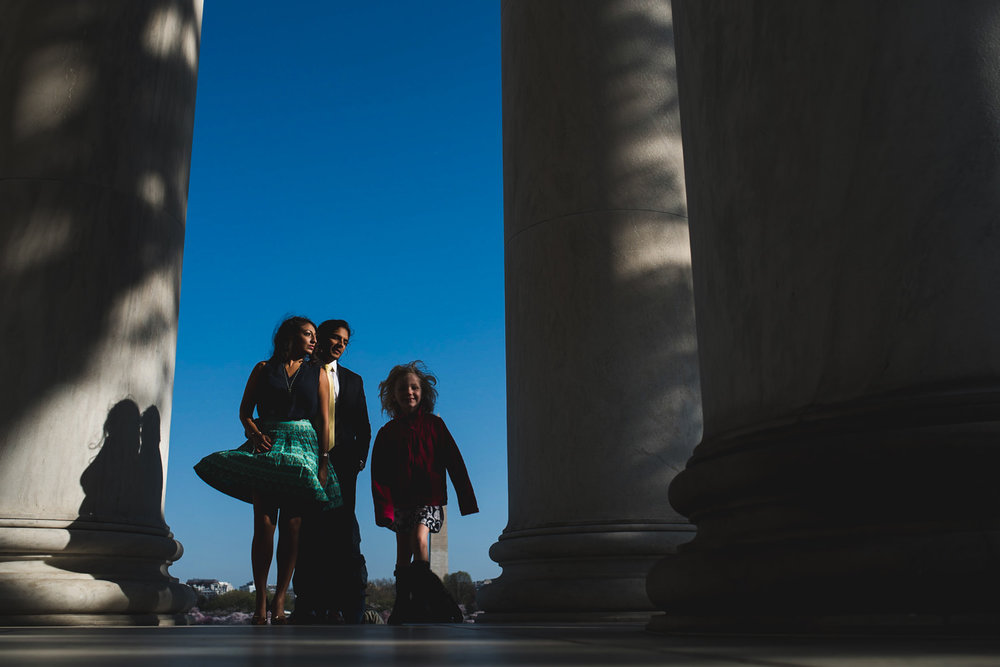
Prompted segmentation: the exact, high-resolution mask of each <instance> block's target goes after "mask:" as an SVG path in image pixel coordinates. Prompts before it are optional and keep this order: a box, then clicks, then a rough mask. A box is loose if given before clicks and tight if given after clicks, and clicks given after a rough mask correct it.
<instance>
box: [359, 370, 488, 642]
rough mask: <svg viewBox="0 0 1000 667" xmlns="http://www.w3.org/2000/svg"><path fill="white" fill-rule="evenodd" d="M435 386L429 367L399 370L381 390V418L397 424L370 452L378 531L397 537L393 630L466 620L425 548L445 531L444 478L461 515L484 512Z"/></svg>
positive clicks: (386, 430)
mask: <svg viewBox="0 0 1000 667" xmlns="http://www.w3.org/2000/svg"><path fill="white" fill-rule="evenodd" d="M436 384H437V378H435V377H434V376H433V375H431V374H430V373H429V372H428V371H427V369H426V368H425V367H424V365H423V363H422V362H420V361H413V362H410V363H408V364H401V365H399V366H395V367H393V369H392V370H391V371H389V377H387V378H386V379H385V381H384V382H381V383H379V386H378V394H379V398H380V399H381V400H382V411H383V412H386V413H388V415H389V416H390V417H391V418H392V419H391V421H389V423H388V424H386V425H385V426H383V427H382V428H381V429H379V432H378V435H377V436H375V445H374V446H373V448H372V497H373V498H374V500H375V523H376V524H377V525H379V526H385V527H386V528H389V529H390V530H392V531H393V532H395V533H396V571H395V573H394V574H395V576H396V602H395V604H394V605H393V609H392V614H391V615H390V616H389V623H391V624H399V623H403V622H405V621H428V622H442V621H444V622H448V621H451V622H459V621H461V620H462V616H461V612H460V610H459V609H458V606H457V605H456V604H455V602H454V601H453V600H451V598H450V597H449V596H448V594H447V592H446V591H445V589H444V586H443V585H442V584H441V581H440V580H439V579H438V578H437V577H436V576H435V575H434V574H433V573H432V572H431V571H430V557H429V554H428V548H427V544H428V535H429V533H437V532H439V531H440V530H441V521H442V518H443V506H444V505H446V504H447V503H448V495H447V490H446V488H445V471H446V470H447V472H448V474H449V475H451V482H452V484H453V485H454V486H455V492H456V493H457V494H458V508H459V510H460V511H461V513H462V515H463V516H464V515H466V514H474V513H475V512H478V511H479V507H478V506H477V504H476V494H475V492H474V491H473V490H472V483H471V482H470V481H469V473H468V471H467V470H466V469H465V462H464V461H463V460H462V455H461V454H460V453H459V451H458V445H456V444H455V440H454V438H452V437H451V433H449V432H448V427H446V426H445V425H444V421H443V420H442V419H441V418H440V417H438V416H437V415H434V414H431V411H432V410H434V403H435V401H436V400H437V389H435V388H434V385H436ZM411 558H412V559H413V562H412V564H411V562H410V559H411ZM442 595H443V597H442ZM449 603H450V604H449ZM456 616H457V617H456Z"/></svg>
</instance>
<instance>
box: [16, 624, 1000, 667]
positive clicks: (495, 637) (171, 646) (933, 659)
mask: <svg viewBox="0 0 1000 667" xmlns="http://www.w3.org/2000/svg"><path fill="white" fill-rule="evenodd" d="M0 664H2V665H4V666H5V667H10V666H13V665H109V666H115V665H142V666H143V667H161V666H162V667H167V666H169V667H177V666H183V667H200V666H201V665H206V664H210V665H213V667H214V666H220V667H221V666H227V665H284V664H288V665H296V666H297V667H306V666H308V665H332V666H336V667H347V666H350V665H364V666H365V667H370V666H372V665H408V666H410V667H418V666H422V665H428V666H429V665H434V666H436V667H438V666H442V667H443V666H448V665H539V666H541V665H574V666H575V665H579V666H583V667H597V666H598V665H622V666H623V667H628V666H629V665H691V666H692V667H703V666H718V667H730V666H732V667H736V666H741V667H747V666H754V665H766V666H768V667H818V666H820V665H824V666H826V665H829V666H831V667H842V666H844V667H846V666H850V667H861V666H864V667H869V666H871V667H874V666H878V667H891V666H895V665H900V666H902V665H907V666H911V665H912V666H916V667H923V666H925V665H926V666H928V667H929V666H931V665H933V666H935V667H938V666H942V667H964V666H966V665H990V666H996V665H1000V638H998V639H969V638H961V639H960V638H955V639H942V638H936V639H930V638H914V637H910V638H894V639H877V638H792V637H787V638H783V637H771V638H753V637H727V638H710V637H664V636H660V635H654V634H650V633H647V632H645V631H644V630H643V628H642V626H580V625H573V626H568V625H524V626H496V625H452V626H445V625H439V626H435V625H424V626H412V627H390V626H357V627H343V626H342V627H280V628H274V627H250V626H188V627H160V628H128V627H118V628H115V627H111V628H109V627H101V628H96V627H94V628H80V627H76V628H0Z"/></svg>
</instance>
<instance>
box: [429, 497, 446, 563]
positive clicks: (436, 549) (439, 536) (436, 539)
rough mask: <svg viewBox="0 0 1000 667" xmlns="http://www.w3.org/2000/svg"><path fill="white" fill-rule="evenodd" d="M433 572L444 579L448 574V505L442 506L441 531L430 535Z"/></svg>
mask: <svg viewBox="0 0 1000 667" xmlns="http://www.w3.org/2000/svg"><path fill="white" fill-rule="evenodd" d="M427 540H428V542H429V550H430V556H431V572H433V573H434V574H436V575H437V576H439V577H440V578H441V579H444V575H446V574H448V506H447V505H446V506H444V507H442V508H441V532H439V533H431V534H430V535H428V537H427Z"/></svg>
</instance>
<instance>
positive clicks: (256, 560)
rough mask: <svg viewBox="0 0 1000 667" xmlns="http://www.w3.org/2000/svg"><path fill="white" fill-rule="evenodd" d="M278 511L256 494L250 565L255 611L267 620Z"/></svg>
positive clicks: (254, 498)
mask: <svg viewBox="0 0 1000 667" xmlns="http://www.w3.org/2000/svg"><path fill="white" fill-rule="evenodd" d="M277 516H278V509H277V507H275V506H274V505H273V504H272V503H271V502H270V501H269V500H267V499H265V498H263V497H261V496H258V495H257V494H254V497H253V541H252V542H251V543H250V565H251V569H252V571H253V585H254V588H255V589H256V593H255V609H256V613H257V615H258V616H260V618H267V574H268V572H269V571H270V569H271V554H272V553H273V551H274V526H275V519H276V518H277Z"/></svg>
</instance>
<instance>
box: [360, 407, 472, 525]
mask: <svg viewBox="0 0 1000 667" xmlns="http://www.w3.org/2000/svg"><path fill="white" fill-rule="evenodd" d="M371 470H372V498H373V499H374V501H375V523H376V524H378V525H379V526H388V525H390V524H391V523H392V519H393V516H394V512H393V510H394V509H400V510H402V509H413V508H415V507H419V506H421V505H446V504H448V490H447V488H446V485H445V471H447V472H448V474H449V475H451V483H452V484H453V485H454V486H455V492H456V493H457V494H458V509H459V511H461V513H462V515H463V516H464V515H466V514H474V513H476V512H478V511H479V506H478V505H477V504H476V494H475V492H474V491H473V490H472V482H471V481H470V480H469V471H468V470H466V468H465V461H463V460H462V454H461V453H460V452H459V451H458V445H456V444H455V439H454V438H453V437H451V433H449V432H448V427H447V426H445V425H444V420H443V419H441V418H440V417H438V416H437V415H432V414H427V413H424V412H423V411H417V412H416V413H414V414H412V415H407V416H405V417H396V418H394V419H393V420H392V421H390V422H389V423H388V424H386V425H385V426H383V427H382V428H380V429H379V432H378V435H376V436H375V444H374V445H373V446H372V468H371Z"/></svg>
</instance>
